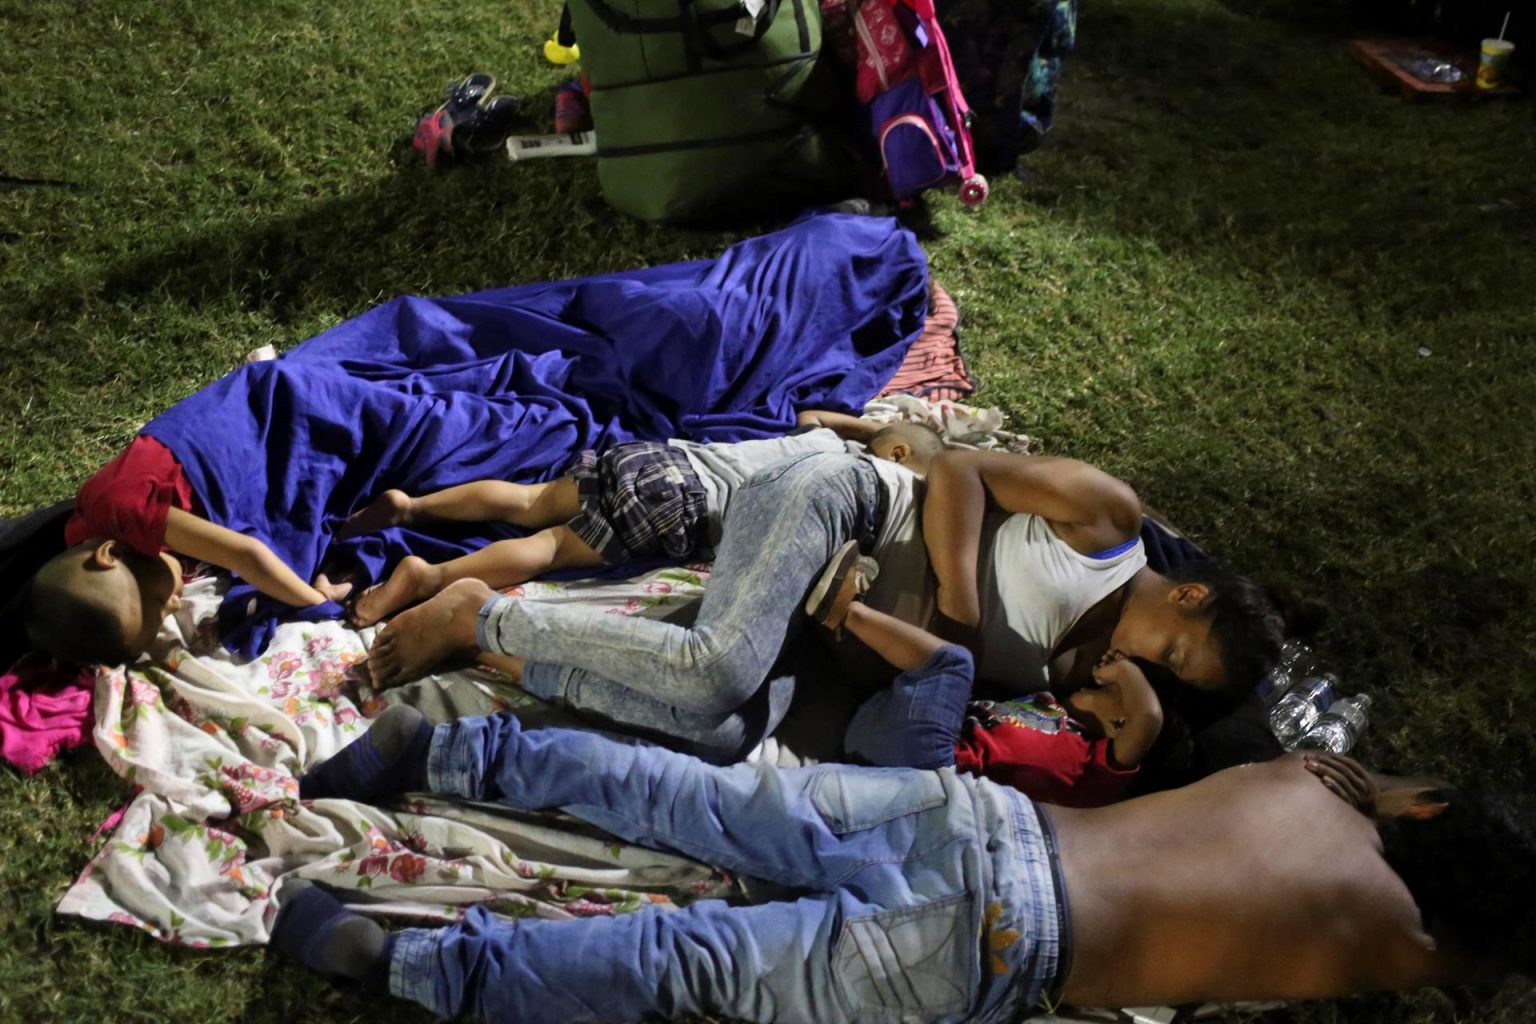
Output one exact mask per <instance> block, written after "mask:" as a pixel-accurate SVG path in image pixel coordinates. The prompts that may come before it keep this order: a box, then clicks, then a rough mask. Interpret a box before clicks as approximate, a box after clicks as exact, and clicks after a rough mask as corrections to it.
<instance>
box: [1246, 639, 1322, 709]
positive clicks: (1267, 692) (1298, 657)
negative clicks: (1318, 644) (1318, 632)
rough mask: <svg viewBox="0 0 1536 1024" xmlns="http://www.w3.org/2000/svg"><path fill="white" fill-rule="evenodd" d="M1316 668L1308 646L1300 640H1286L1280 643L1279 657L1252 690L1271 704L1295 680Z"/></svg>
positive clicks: (1287, 691)
mask: <svg viewBox="0 0 1536 1024" xmlns="http://www.w3.org/2000/svg"><path fill="white" fill-rule="evenodd" d="M1316 668H1317V665H1316V659H1315V658H1314V656H1313V654H1312V649H1311V648H1310V647H1308V646H1307V645H1306V644H1304V643H1302V642H1301V641H1300V640H1287V641H1286V642H1285V643H1283V644H1281V645H1280V657H1279V658H1278V659H1277V660H1276V661H1275V667H1274V668H1272V669H1270V670H1269V674H1268V675H1266V676H1265V677H1264V678H1263V679H1261V680H1260V681H1259V685H1258V686H1256V687H1254V692H1255V693H1257V694H1258V695H1259V696H1260V697H1261V698H1262V699H1263V700H1264V701H1265V702H1266V703H1267V704H1269V705H1271V706H1273V705H1274V704H1275V703H1277V702H1278V701H1279V700H1280V698H1281V697H1284V696H1285V695H1286V694H1287V693H1289V692H1290V690H1291V688H1292V687H1294V686H1295V685H1296V684H1297V682H1299V681H1300V680H1302V679H1305V678H1306V677H1307V676H1309V675H1312V674H1313V672H1315V671H1316Z"/></svg>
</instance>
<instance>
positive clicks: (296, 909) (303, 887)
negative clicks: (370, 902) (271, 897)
mask: <svg viewBox="0 0 1536 1024" xmlns="http://www.w3.org/2000/svg"><path fill="white" fill-rule="evenodd" d="M278 898H279V900H280V901H281V908H280V909H279V910H278V912H277V920H276V921H275V922H274V923H273V925H272V938H271V940H270V941H271V945H272V947H273V948H274V949H278V950H281V951H282V952H284V953H286V954H287V955H288V956H290V957H292V958H293V959H295V960H297V961H298V962H299V963H301V964H303V965H304V966H305V967H309V968H311V969H313V970H316V971H323V972H324V973H326V974H339V975H341V976H343V977H346V978H352V979H354V980H356V981H367V982H369V983H370V984H374V983H376V982H378V979H381V978H382V979H383V980H382V982H379V983H381V984H385V985H387V984H388V982H389V953H390V952H391V949H392V946H393V943H391V941H390V936H389V935H388V933H386V932H385V931H384V929H383V928H380V927H379V926H378V925H377V924H375V923H373V922H372V921H370V920H368V918H366V917H359V916H358V915H356V914H354V913H352V912H351V911H350V910H348V909H347V908H346V905H345V904H343V903H342V902H341V901H340V900H338V899H336V897H334V896H332V895H331V894H330V893H328V892H326V891H325V890H324V889H322V888H320V887H319V886H318V885H315V884H314V883H313V882H310V881H307V880H305V879H297V880H295V881H292V882H288V883H287V884H285V885H284V886H283V888H282V890H281V892H280V893H279V896H278Z"/></svg>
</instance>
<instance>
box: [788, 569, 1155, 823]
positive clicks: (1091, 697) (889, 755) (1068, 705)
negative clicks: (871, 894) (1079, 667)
mask: <svg viewBox="0 0 1536 1024" xmlns="http://www.w3.org/2000/svg"><path fill="white" fill-rule="evenodd" d="M877 572H878V567H877V566H876V565H875V564H874V562H873V560H872V559H870V558H868V557H864V556H860V555H859V553H858V548H857V545H856V544H849V545H845V546H844V548H843V549H842V550H841V551H839V552H838V554H837V555H836V556H834V557H833V559H832V561H831V563H830V564H829V565H828V566H827V570H826V572H825V573H823V575H822V578H821V580H820V581H818V583H817V585H816V586H815V587H814V588H813V589H812V590H811V594H810V597H809V598H808V599H807V602H806V614H808V615H810V616H811V618H813V619H814V620H816V621H817V622H819V623H821V624H822V625H823V626H826V627H828V628H830V629H839V630H847V631H848V632H850V633H852V634H853V635H854V636H855V637H857V638H858V639H859V640H862V641H863V642H864V643H865V644H867V645H868V646H869V647H870V648H872V649H873V650H874V651H875V652H876V653H877V654H879V655H880V656H881V657H883V658H885V660H886V661H887V662H889V663H890V664H891V666H892V667H893V668H896V669H899V670H900V671H901V675H899V676H897V678H896V680H895V681H894V682H893V683H892V684H891V686H890V687H889V688H888V689H885V690H882V691H880V692H879V693H877V694H875V695H874V696H873V697H871V698H869V700H867V701H865V702H864V704H863V705H861V706H860V707H859V710H858V711H857V712H856V713H855V714H854V716H853V720H852V722H851V723H850V724H849V727H848V731H847V734H846V736H845V737H844V741H843V746H844V751H845V753H846V754H848V755H849V756H850V757H852V758H853V759H855V760H858V761H862V762H864V763H867V764H871V765H876V766H879V767H887V768H900V767H907V768H946V767H950V766H954V767H955V768H957V769H959V770H960V771H962V772H967V773H969V774H972V775H981V776H984V777H986V778H989V779H991V780H992V781H993V782H997V783H1001V784H1003V785H1006V786H1011V787H1013V788H1015V789H1018V790H1020V791H1022V792H1023V793H1024V794H1025V795H1026V796H1028V797H1029V798H1030V799H1032V800H1039V801H1042V802H1046V803H1053V804H1060V805H1062V806H1067V807H1098V806H1102V805H1104V804H1110V803H1114V802H1115V801H1117V800H1119V799H1121V798H1122V797H1123V796H1124V795H1125V791H1126V787H1127V786H1128V785H1129V784H1130V781H1131V779H1132V778H1134V777H1135V775H1136V771H1137V768H1138V766H1139V765H1140V764H1141V761H1142V759H1143V758H1144V757H1146V755H1147V752H1148V751H1149V750H1151V749H1152V744H1153V743H1154V742H1155V741H1156V740H1157V736H1158V733H1159V732H1161V731H1162V726H1163V711H1162V705H1161V704H1160V703H1159V702H1158V699H1157V694H1156V693H1154V692H1153V690H1152V686H1151V684H1150V683H1148V682H1147V677H1146V676H1145V675H1144V674H1143V673H1142V671H1141V669H1140V668H1138V667H1137V666H1136V664H1135V662H1133V661H1131V660H1130V659H1129V658H1127V657H1126V656H1125V655H1124V654H1123V653H1122V652H1120V651H1118V650H1113V649H1111V650H1109V651H1106V652H1105V653H1104V654H1103V655H1102V656H1101V657H1100V658H1099V659H1098V663H1097V664H1096V665H1095V666H1094V668H1093V682H1092V684H1091V685H1088V686H1085V687H1083V688H1081V689H1078V690H1076V691H1074V692H1073V693H1072V694H1070V695H1069V696H1068V697H1067V698H1066V699H1065V701H1059V700H1057V699H1056V697H1055V696H1053V695H1052V694H1051V693H1050V691H1048V690H1041V691H1039V692H1036V693H1031V694H1029V695H1027V696H1024V697H1020V698H1016V699H1013V700H1008V701H1000V702H999V701H989V700H972V699H971V688H972V684H973V682H974V680H975V665H974V662H973V660H972V658H971V653H970V652H969V651H967V650H966V649H965V648H964V647H960V646H958V645H956V644H948V643H945V642H944V641H942V640H940V639H939V638H938V637H936V636H934V635H933V634H932V633H929V632H928V631H926V630H924V629H920V628H918V627H916V626H912V625H909V624H907V623H905V622H902V621H900V620H899V619H896V618H893V617H892V616H890V615H886V614H884V613H883V612H879V611H876V610H875V609H873V608H870V607H868V606H867V605H865V604H863V603H862V602H859V601H858V600H857V598H858V597H859V596H860V594H861V593H862V592H863V591H864V590H867V589H868V586H869V583H870V582H872V580H873V578H874V576H875V574H876V573H877Z"/></svg>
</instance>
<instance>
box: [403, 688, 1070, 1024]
mask: <svg viewBox="0 0 1536 1024" xmlns="http://www.w3.org/2000/svg"><path fill="white" fill-rule="evenodd" d="M428 782H429V784H430V785H431V787H432V789H433V790H434V791H437V792H442V793H451V794H455V795H458V796H461V797H465V798H467V799H471V800H495V801H499V802H501V803H504V804H507V805H509V806H512V807H516V808H518V809H521V810H535V809H540V808H547V807H560V808H562V809H564V810H565V811H567V812H568V813H570V814H572V815H575V816H576V817H579V818H582V819H584V820H585V821H588V822H591V823H592V824H594V825H597V826H600V827H602V828H604V829H607V830H608V831H610V832H612V833H614V834H615V835H617V836H620V837H622V838H624V839H627V840H630V841H632V842H638V843H643V844H645V845H648V846H652V847H655V848H658V849H664V850H670V851H675V852H678V853H682V854H685V855H688V856H691V857H696V858H698V859H699V860H702V861H704V862H706V863H709V864H713V865H716V866H719V867H722V868H725V869H726V870H728V871H732V872H736V873H738V874H740V875H743V876H747V877H750V878H754V879H760V880H764V881H767V882H771V883H774V884H776V885H778V886H781V887H785V888H787V889H789V890H791V891H792V892H794V893H796V894H798V898H792V899H787V900H784V901H780V902H772V903H762V904H757V905H733V904H729V903H726V902H724V901H721V900H705V901H701V902H699V903H695V904H693V905H692V906H690V907H688V908H686V909H683V910H677V911H671V912H668V911H661V910H652V909H648V910H641V911H638V912H636V913H634V914H629V915H625V916H620V917H609V918H597V919H590V920H581V921H543V920H538V919H536V918H525V919H521V920H517V921H510V922H509V921H503V920H501V919H499V918H497V917H495V916H494V915H492V914H490V913H488V912H487V911H485V910H484V909H483V908H479V907H475V908H472V909H471V910H470V911H469V912H468V914H466V916H465V918H464V920H463V921H462V922H460V923H458V924H455V925H453V926H451V927H448V928H440V929H411V930H407V931H403V932H399V933H397V936H396V939H395V943H394V949H393V953H392V957H391V961H390V978H389V987H390V991H391V992H392V993H394V994H395V995H397V996H401V997H403V998H406V999H412V1000H414V1001H416V1002H419V1003H421V1004H422V1005H424V1006H426V1007H428V1008H429V1009H431V1010H433V1011H434V1012H436V1013H438V1014H439V1015H441V1016H443V1017H457V1016H460V1015H467V1016H472V1017H478V1018H482V1019H484V1020H486V1021H490V1022H492V1024H497V1022H507V1024H545V1022H548V1024H555V1022H568V1021H614V1022H633V1021H638V1020H640V1019H641V1018H642V1017H645V1016H647V1015H661V1016H665V1017H678V1016H685V1015H694V1014H715V1015H719V1016H723V1017H729V1018H737V1019H742V1020H751V1021H763V1022H776V1021H784V1022H805V1024H835V1022H839V1021H849V1022H865V1021H868V1022H872V1024H897V1022H905V1021H918V1020H921V1021H934V1022H950V1021H988V1022H991V1021H998V1022H1001V1021H1005V1020H1007V1019H1009V1018H1010V1017H1011V1016H1013V1015H1014V1014H1015V1012H1016V1011H1017V1010H1018V1009H1019V1008H1020V1007H1021V1006H1029V1005H1033V1004H1034V1003H1035V1001H1036V1000H1037V999H1038V998H1039V997H1040V995H1041V994H1042V993H1043V992H1044V991H1045V990H1046V988H1047V987H1048V986H1049V985H1051V984H1052V982H1053V981H1054V980H1055V979H1056V976H1057V973H1058V968H1059V966H1060V964H1059V960H1058V957H1059V953H1060V947H1061V944H1062V942H1063V936H1062V928H1063V925H1062V922H1063V921H1064V920H1065V916H1064V913H1063V904H1062V903H1061V902H1060V901H1059V897H1058V892H1057V884H1056V881H1055V870H1056V869H1055V864H1054V853H1053V852H1052V844H1051V841H1050V839H1049V824H1048V822H1047V821H1046V819H1044V818H1043V817H1042V816H1040V815H1039V814H1038V813H1037V812H1036V809H1035V808H1034V806H1033V805H1032V804H1031V803H1030V802H1029V801H1028V800H1027V799H1026V798H1025V797H1023V796H1022V795H1021V794H1019V793H1017V792H1015V791H1013V790H1009V789H1005V788H1003V787H1000V786H995V785H993V784H992V783H990V782H988V781H986V780H985V779H975V778H971V777H969V776H962V775H957V774H956V773H955V772H954V771H953V770H951V769H944V770H940V771H918V770H915V769H891V768H859V767H853V766H849V765H826V766H822V767H817V768H803V769H795V770H779V769H771V768H757V767H752V766H747V765H738V766H734V767H730V768H717V767H713V766H710V765H706V764H704V763H703V762H701V761H699V760H697V759H695V758H692V757H688V756H687V755H683V754H678V753H675V752H672V751H668V750H664V749H660V748H657V747H651V746H645V745H641V744H634V743H626V742H624V741H621V740H614V739H611V738H608V737H605V736H600V735H597V734H594V733H587V732H581V731H572V730H565V729H542V730H534V731H524V730H523V729H522V728H521V727H520V726H519V724H518V722H517V720H516V719H515V718H513V717H512V716H510V715H500V716H495V717H492V718H478V719H463V720H461V721H459V722H457V723H453V724H449V725H442V726H439V727H438V728H437V731H436V732H435V734H434V735H433V739H432V747H431V753H430V757H429V762H428Z"/></svg>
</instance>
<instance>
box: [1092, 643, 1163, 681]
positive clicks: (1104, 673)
mask: <svg viewBox="0 0 1536 1024" xmlns="http://www.w3.org/2000/svg"><path fill="white" fill-rule="evenodd" d="M1093 681H1094V682H1096V683H1098V684H1099V685H1100V686H1106V687H1108V686H1136V685H1137V684H1140V685H1141V686H1151V685H1152V684H1151V683H1148V682H1147V677H1146V674H1145V673H1143V672H1142V671H1141V669H1140V668H1138V667H1137V666H1136V663H1135V662H1134V661H1132V660H1131V659H1130V658H1128V657H1126V655H1125V652H1124V651H1117V650H1115V649H1114V648H1110V649H1109V650H1107V651H1105V652H1104V653H1103V654H1102V655H1100V656H1099V660H1098V663H1097V664H1095V665H1094V666H1093Z"/></svg>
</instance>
